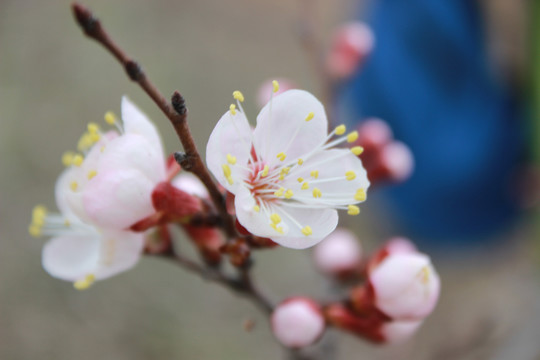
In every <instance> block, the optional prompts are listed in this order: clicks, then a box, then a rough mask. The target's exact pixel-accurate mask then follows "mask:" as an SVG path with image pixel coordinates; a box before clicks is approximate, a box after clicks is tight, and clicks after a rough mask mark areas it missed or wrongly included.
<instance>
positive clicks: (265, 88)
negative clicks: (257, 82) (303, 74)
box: [257, 78, 296, 108]
mask: <svg viewBox="0 0 540 360" xmlns="http://www.w3.org/2000/svg"><path fill="white" fill-rule="evenodd" d="M274 81H277V82H278V83H279V89H278V91H276V92H275V93H274V96H276V95H279V94H281V93H282V92H285V91H287V90H291V89H295V88H296V84H295V83H294V82H293V81H292V80H289V79H286V78H278V79H268V80H266V81H264V82H263V83H262V84H261V86H259V90H257V104H258V105H259V107H261V108H262V107H264V106H265V105H266V104H267V103H268V100H270V97H271V96H272V93H273V92H274V84H273V82H274Z"/></svg>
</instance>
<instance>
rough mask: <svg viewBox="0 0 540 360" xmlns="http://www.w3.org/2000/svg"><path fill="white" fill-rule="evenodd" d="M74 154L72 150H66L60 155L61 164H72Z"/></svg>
mask: <svg viewBox="0 0 540 360" xmlns="http://www.w3.org/2000/svg"><path fill="white" fill-rule="evenodd" d="M74 156H75V153H74V152H73V151H66V152H65V153H64V154H63V155H62V164H64V166H71V164H73V157H74Z"/></svg>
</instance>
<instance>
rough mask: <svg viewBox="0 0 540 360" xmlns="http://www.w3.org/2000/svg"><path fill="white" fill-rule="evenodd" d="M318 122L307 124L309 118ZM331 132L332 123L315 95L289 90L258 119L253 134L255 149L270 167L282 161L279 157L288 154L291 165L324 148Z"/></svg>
mask: <svg viewBox="0 0 540 360" xmlns="http://www.w3.org/2000/svg"><path fill="white" fill-rule="evenodd" d="M310 113H313V114H314V118H313V119H311V120H310V121H306V117H307V116H308V115H309V114H310ZM327 132H328V120H327V119H326V114H325V112H324V107H323V105H322V104H321V103H320V102H319V100H317V99H316V98H315V97H314V96H313V95H311V94H310V93H308V92H307V91H303V90H289V91H286V92H284V93H282V94H280V95H278V96H275V97H274V98H273V100H272V101H271V102H269V103H268V104H267V105H266V106H265V107H264V108H263V109H262V110H261V112H260V113H259V116H257V127H256V128H255V131H254V133H253V136H254V140H253V141H254V143H255V148H256V149H257V151H258V152H259V153H260V155H261V157H262V158H263V159H264V161H265V162H266V163H268V164H269V165H273V164H277V163H279V162H280V161H279V160H278V159H277V157H276V156H277V155H278V154H279V153H281V152H284V153H285V154H286V156H287V158H286V160H285V161H286V162H287V161H295V159H297V158H298V157H301V156H302V155H304V154H306V153H308V152H310V151H311V150H313V149H314V148H316V147H317V146H319V145H321V144H322V143H323V142H324V140H325V139H326V136H327Z"/></svg>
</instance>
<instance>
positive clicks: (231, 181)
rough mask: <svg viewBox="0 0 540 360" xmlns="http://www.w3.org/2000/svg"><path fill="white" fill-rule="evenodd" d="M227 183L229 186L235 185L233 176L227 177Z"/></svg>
mask: <svg viewBox="0 0 540 360" xmlns="http://www.w3.org/2000/svg"><path fill="white" fill-rule="evenodd" d="M227 182H228V183H229V185H232V184H234V181H233V179H232V176H227Z"/></svg>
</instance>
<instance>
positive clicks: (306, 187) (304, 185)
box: [301, 181, 309, 190]
mask: <svg viewBox="0 0 540 360" xmlns="http://www.w3.org/2000/svg"><path fill="white" fill-rule="evenodd" d="M301 189H302V190H307V189H309V184H308V183H307V181H306V182H305V183H303V184H302V187H301Z"/></svg>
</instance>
